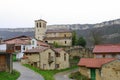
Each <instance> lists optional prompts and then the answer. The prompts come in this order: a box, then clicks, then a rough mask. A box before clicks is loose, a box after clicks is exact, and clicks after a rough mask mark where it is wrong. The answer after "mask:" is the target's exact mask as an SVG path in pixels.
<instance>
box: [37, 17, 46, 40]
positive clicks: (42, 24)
mask: <svg viewBox="0 0 120 80" xmlns="http://www.w3.org/2000/svg"><path fill="white" fill-rule="evenodd" d="M46 24H47V22H46V21H45V20H42V19H40V20H35V38H36V39H37V40H41V41H43V39H44V37H45V33H46V29H47V28H46Z"/></svg>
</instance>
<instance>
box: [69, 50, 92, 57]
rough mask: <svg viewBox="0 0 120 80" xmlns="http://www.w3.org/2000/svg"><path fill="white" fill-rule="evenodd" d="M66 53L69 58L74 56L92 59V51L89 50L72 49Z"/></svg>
mask: <svg viewBox="0 0 120 80" xmlns="http://www.w3.org/2000/svg"><path fill="white" fill-rule="evenodd" d="M67 52H68V53H69V54H70V58H73V57H74V56H78V57H80V58H89V57H93V54H92V50H91V49H89V48H73V49H69V50H67Z"/></svg>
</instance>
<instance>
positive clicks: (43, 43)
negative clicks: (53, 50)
mask: <svg viewBox="0 0 120 80" xmlns="http://www.w3.org/2000/svg"><path fill="white" fill-rule="evenodd" d="M37 44H38V45H40V46H45V47H49V46H50V45H48V44H47V43H45V42H42V41H37Z"/></svg>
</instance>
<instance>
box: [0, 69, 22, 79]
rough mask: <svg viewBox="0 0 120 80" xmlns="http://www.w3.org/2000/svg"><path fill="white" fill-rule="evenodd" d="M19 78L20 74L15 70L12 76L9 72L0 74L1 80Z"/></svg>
mask: <svg viewBox="0 0 120 80" xmlns="http://www.w3.org/2000/svg"><path fill="white" fill-rule="evenodd" d="M19 76H20V73H19V72H17V71H15V70H14V71H13V72H12V73H11V74H10V73H8V72H0V80H17V78H18V77H19Z"/></svg>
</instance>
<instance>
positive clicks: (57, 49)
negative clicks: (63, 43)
mask: <svg viewBox="0 0 120 80" xmlns="http://www.w3.org/2000/svg"><path fill="white" fill-rule="evenodd" d="M53 50H54V51H55V52H57V53H60V52H61V51H63V48H55V49H53Z"/></svg>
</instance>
